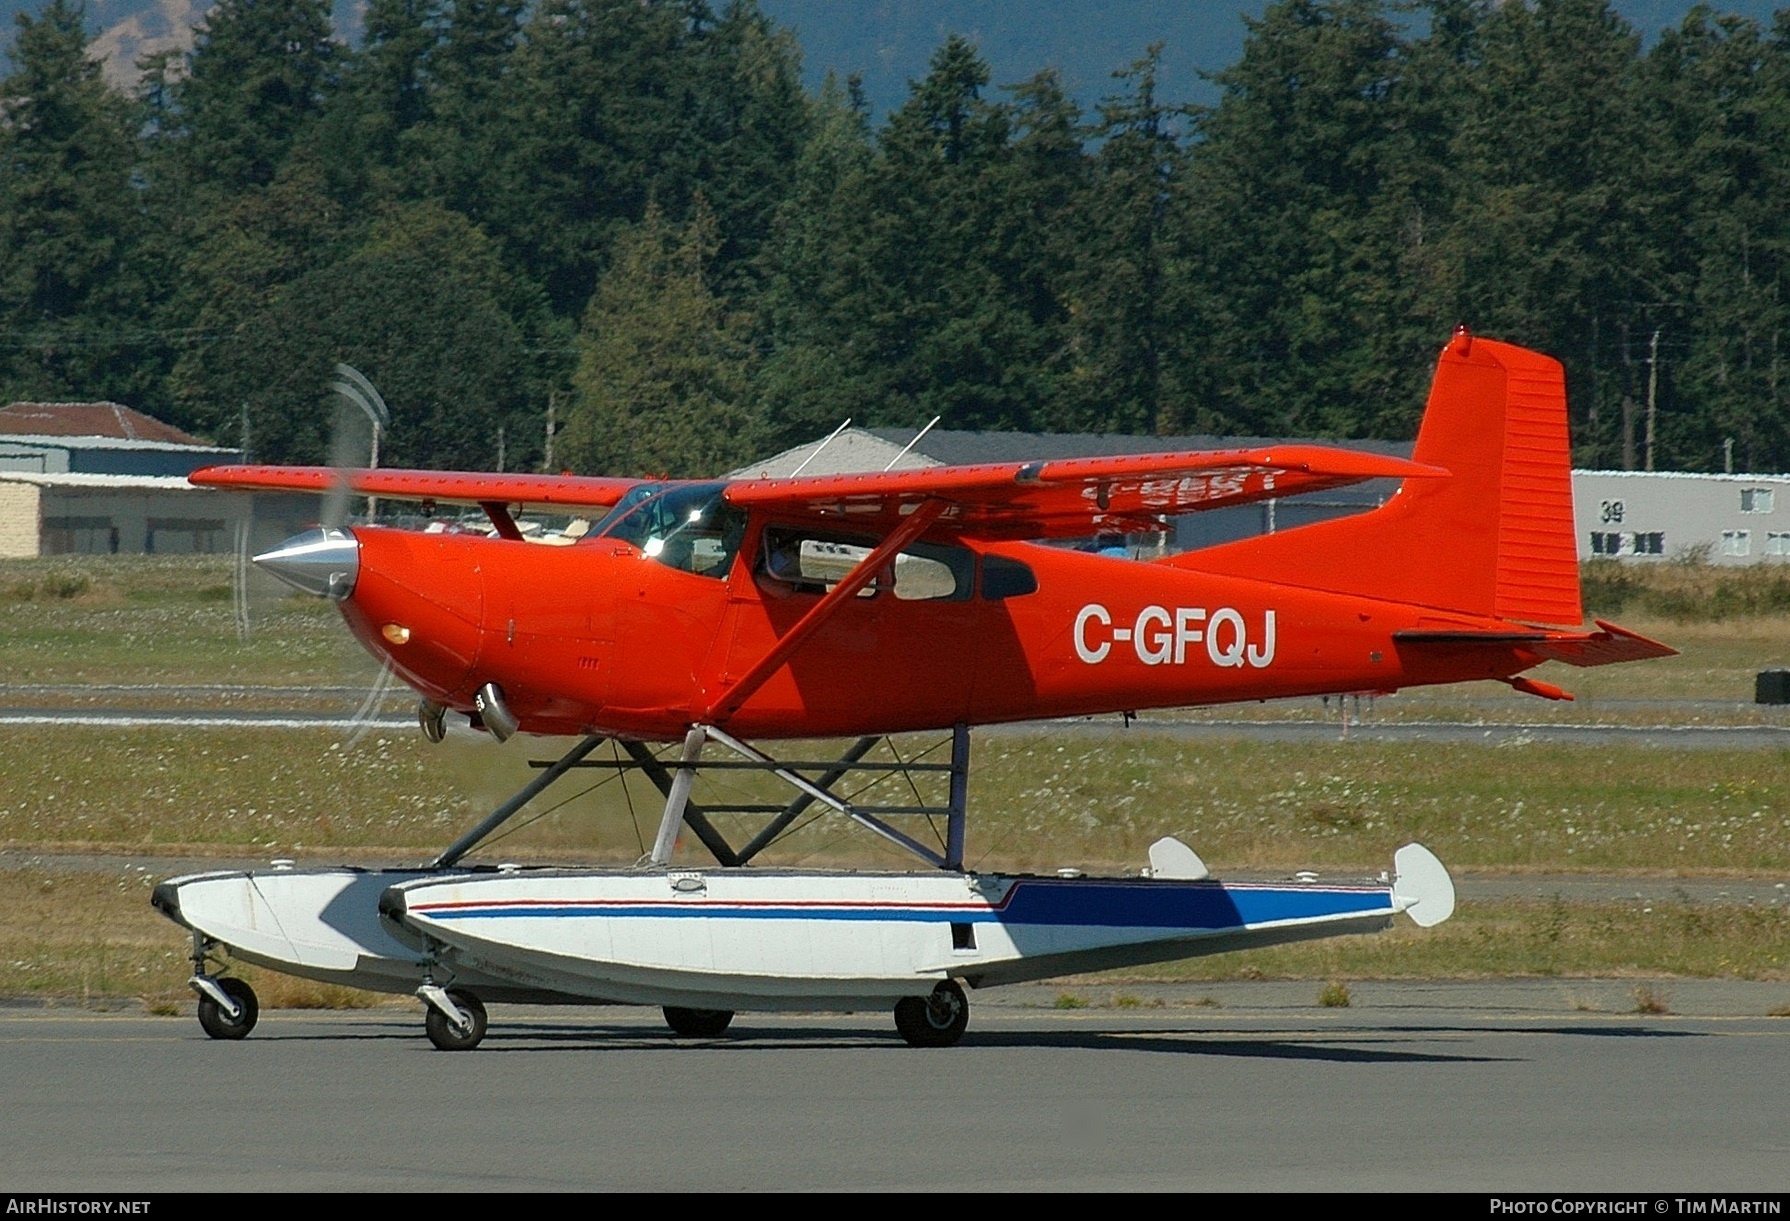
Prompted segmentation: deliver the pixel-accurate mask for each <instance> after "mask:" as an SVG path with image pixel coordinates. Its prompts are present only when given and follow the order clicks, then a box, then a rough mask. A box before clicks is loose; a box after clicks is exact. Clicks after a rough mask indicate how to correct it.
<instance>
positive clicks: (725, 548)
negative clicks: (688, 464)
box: [603, 483, 746, 577]
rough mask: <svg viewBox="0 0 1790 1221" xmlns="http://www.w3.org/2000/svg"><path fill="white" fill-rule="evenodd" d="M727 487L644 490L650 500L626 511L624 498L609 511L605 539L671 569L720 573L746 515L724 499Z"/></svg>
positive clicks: (710, 574) (736, 546) (740, 535)
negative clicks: (654, 492) (637, 550)
mask: <svg viewBox="0 0 1790 1221" xmlns="http://www.w3.org/2000/svg"><path fill="white" fill-rule="evenodd" d="M726 486H727V485H726V484H721V483H695V484H685V485H683V486H680V487H672V488H670V489H667V490H665V491H662V492H660V493H659V494H658V495H652V494H651V493H648V496H649V497H650V499H645V500H643V501H642V502H639V503H637V504H636V506H635V507H634V508H632V509H631V510H629V511H627V512H625V513H623V512H622V509H623V506H624V505H625V504H626V500H625V499H624V501H623V503H622V504H618V505H617V506H616V512H615V513H612V514H610V517H611V518H612V519H613V524H611V525H610V526H609V527H608V529H606V530H605V531H604V532H603V537H605V538H611V539H620V540H621V541H622V542H625V543H632V544H633V545H634V546H636V547H638V548H640V552H641V554H642V555H645V556H646V557H647V558H649V559H652V560H657V561H658V562H659V563H661V564H664V565H666V566H667V567H669V568H677V569H681V570H683V571H684V572H693V573H695V574H696V575H697V576H704V577H724V576H726V575H727V569H728V567H729V566H730V565H731V564H732V563H733V557H734V553H735V552H736V551H738V550H739V549H740V540H741V538H743V537H744V536H745V533H746V514H745V513H744V512H743V511H741V510H739V509H736V508H734V507H732V506H731V505H729V504H728V503H727V502H726V501H725V500H723V499H722V495H721V493H722V491H723V489H724V488H725V487H726ZM639 490H640V489H638V488H636V489H634V491H639ZM633 494H634V493H633V492H630V493H629V495H630V496H632V495H633Z"/></svg>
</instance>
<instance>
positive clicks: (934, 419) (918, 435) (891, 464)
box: [883, 415, 945, 471]
mask: <svg viewBox="0 0 1790 1221" xmlns="http://www.w3.org/2000/svg"><path fill="white" fill-rule="evenodd" d="M944 418H945V417H944V416H942V415H935V416H933V417H932V423H931V424H928V425H927V426H926V427H925V428H922V429H921V430H920V431H919V432H917V433H915V434H914V439H913V440H912V441H909V442H908V443H907V444H906V445H903V446H902V447H901V452H900V453H898V454H896V455H895V456H894V457H893V458H890V459H889V465H887V466H885V467H883V469H884V470H885V471H892V470H894V469H895V464H896V463H897V462H900V461H901V460H902V459H903V458H905V457H907V451H908V450H910V449H912V448H913V447H914V446H916V445H918V444H919V443H920V438H921V437H923V436H925V435H926V434H927V433H929V432H931V431H932V425H933V424H937V423H938V422H939V421H940V420H942V419H944Z"/></svg>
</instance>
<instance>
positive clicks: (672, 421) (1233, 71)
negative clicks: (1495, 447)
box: [0, 0, 1790, 475]
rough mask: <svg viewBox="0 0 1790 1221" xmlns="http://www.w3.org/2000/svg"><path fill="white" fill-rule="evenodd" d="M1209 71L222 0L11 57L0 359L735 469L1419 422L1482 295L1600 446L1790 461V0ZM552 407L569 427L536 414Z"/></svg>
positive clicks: (1494, 14) (617, 2)
mask: <svg viewBox="0 0 1790 1221" xmlns="http://www.w3.org/2000/svg"><path fill="white" fill-rule="evenodd" d="M1246 21H1247V22H1248V36H1247V40H1246V43H1245V46H1244V50H1243V53H1242V56H1241V58H1240V59H1239V60H1238V61H1237V62H1236V63H1235V64H1233V65H1231V66H1230V67H1228V68H1226V69H1224V70H1223V71H1222V72H1220V73H1218V74H1217V76H1216V82H1217V84H1218V85H1219V86H1220V89H1221V93H1220V100H1219V101H1218V102H1217V103H1216V104H1214V105H1212V106H1210V107H1204V108H1195V107H1189V106H1184V105H1177V104H1174V103H1172V102H1170V101H1168V100H1166V99H1164V98H1163V97H1161V96H1160V95H1159V92H1158V89H1157V58H1156V52H1155V50H1154V49H1152V48H1142V49H1140V55H1139V58H1138V60H1137V62H1136V63H1135V64H1133V65H1132V66H1131V67H1130V68H1129V69H1128V70H1126V71H1124V72H1121V73H1119V74H1117V75H1116V76H1115V77H1114V79H1113V80H1112V81H1111V82H1110V87H1109V89H1108V90H1107V92H1106V95H1105V96H1104V97H1103V98H1102V100H1101V101H1100V102H1099V103H1098V104H1097V105H1096V106H1094V107H1093V108H1092V109H1090V110H1084V109H1083V108H1082V107H1080V106H1079V105H1078V104H1077V102H1076V101H1075V100H1074V99H1073V98H1072V97H1071V96H1070V95H1069V94H1068V93H1067V91H1066V90H1065V88H1064V86H1063V83H1062V82H1061V80H1060V79H1059V78H1058V76H1057V75H1056V74H1054V73H1052V72H1048V71H1047V72H1043V73H1040V74H1039V75H1037V76H1035V77H1033V78H1032V79H1030V80H1026V81H1023V82H1018V83H1011V84H1001V85H998V86H997V85H995V84H993V83H992V82H991V80H990V74H989V69H988V66H987V64H986V63H985V62H984V61H983V60H982V59H981V58H980V57H979V56H978V54H977V52H976V50H975V48H974V46H973V45H972V44H971V43H970V42H968V41H967V40H965V39H962V38H958V37H952V38H948V39H947V40H946V41H945V42H944V43H943V44H942V45H940V46H939V47H938V48H937V50H936V52H935V53H934V55H933V57H932V60H931V64H930V69H929V71H928V73H927V75H926V76H925V77H924V78H923V79H921V80H917V81H914V82H913V83H912V86H911V88H910V90H909V93H908V96H907V98H906V100H905V101H904V102H903V104H902V105H901V106H899V107H898V108H897V109H895V110H894V111H892V112H891V113H890V114H889V115H888V116H887V117H886V119H884V120H882V121H880V122H879V121H873V120H872V117H871V115H870V113H869V108H868V107H867V105H866V104H865V102H864V99H863V97H862V96H861V94H860V93H859V91H858V90H857V88H856V86H855V84H854V82H852V81H850V80H846V81H838V80H829V81H828V83H827V84H826V85H825V87H823V88H822V89H820V90H819V91H817V92H809V91H806V90H804V88H803V87H802V85H801V82H800V48H799V47H798V46H797V44H796V41H795V39H794V37H793V36H792V35H791V34H790V33H789V32H788V31H787V30H784V29H781V28H779V27H777V26H776V25H775V24H774V23H773V22H771V21H770V20H769V19H768V18H766V17H765V15H764V14H763V13H761V12H760V11H759V10H758V9H757V8H756V6H755V5H754V4H753V3H751V2H750V0H734V2H731V3H728V4H726V5H725V6H724V7H721V8H716V7H713V6H711V5H710V4H708V3H706V2H705V0H534V2H532V3H530V2H527V0H369V3H368V5H367V8H366V11H365V27H366V28H365V37H364V39H363V41H362V43H361V45H360V46H358V47H353V48H351V47H348V46H345V45H344V44H343V43H341V42H339V41H337V40H336V39H335V38H334V36H333V33H332V30H331V27H330V21H329V6H328V4H327V2H326V0H220V2H219V3H218V4H217V5H216V6H215V7H214V8H213V9H212V10H211V11H210V13H209V14H208V16H207V18H206V20H205V23H204V25H203V26H202V27H201V28H200V29H199V30H198V31H197V33H196V37H195V40H194V43H193V45H192V47H191V49H190V50H188V51H185V52H177V53H166V54H163V55H160V56H158V57H155V58H153V59H151V60H149V61H147V62H145V63H144V64H142V65H141V68H142V75H141V81H140V84H139V85H138V86H137V88H136V89H135V90H134V91H133V92H131V93H130V94H128V95H126V94H124V93H121V92H119V91H118V90H115V89H114V88H112V87H111V86H109V85H108V83H107V82H106V80H105V78H104V76H103V75H102V73H101V71H100V68H99V65H98V64H97V63H96V62H95V61H94V59H93V58H92V56H91V51H90V46H89V32H88V30H87V29H86V25H85V15H84V13H83V11H82V9H81V7H80V5H79V3H78V0H49V3H48V4H47V5H46V6H45V7H43V8H42V9H40V10H39V11H38V12H37V13H35V14H27V15H21V16H20V17H19V19H18V32H17V38H16V43H15V46H14V49H13V51H12V69H11V71H10V73H9V74H8V75H7V76H6V77H5V78H4V80H3V81H0V251H4V259H3V260H0V400H5V399H70V398H73V399H98V398H112V399H117V400H121V401H124V402H128V403H130V404H132V405H133V406H137V407H139V408H142V409H144V410H147V411H149V412H151V413H153V414H156V415H159V416H161V417H163V418H165V419H168V420H170V421H171V422H174V423H176V424H179V425H181V426H183V427H187V428H189V429H192V430H194V431H197V432H200V433H202V434H204V435H207V436H210V437H212V438H213V439H215V440H216V441H218V442H219V443H220V444H230V445H234V444H240V443H243V442H244V441H245V440H246V442H247V445H248V447H249V449H250V450H251V452H252V454H253V456H254V458H255V459H256V460H276V461H306V460H320V459H322V458H324V457H325V456H326V453H327V446H328V443H329V432H330V420H331V408H330V403H329V400H328V397H327V394H326V392H325V390H324V386H325V384H326V382H327V381H328V378H329V373H330V370H331V369H332V367H333V366H334V364H335V363H336V362H337V361H346V362H348V363H350V364H352V365H354V366H356V367H357V368H359V369H360V370H361V371H362V372H364V373H366V374H367V375H368V376H369V377H371V378H372V379H373V380H374V381H375V382H376V383H377V384H378V386H379V387H380V389H381V391H382V392H383V394H384V397H385V398H386V400H387V402H388V404H389V405H390V407H391V410H392V417H393V421H392V425H391V427H390V429H389V431H388V432H387V433H386V435H385V439H384V440H383V442H382V459H383V461H385V462H386V463H387V464H392V465H398V464H402V465H416V466H444V467H448V466H451V467H471V468H480V469H488V468H491V467H493V466H495V465H497V464H499V463H500V462H501V463H502V464H503V465H506V466H507V467H508V468H509V469H542V468H544V467H550V468H551V469H556V470H557V469H571V470H578V471H581V472H590V473H618V474H643V473H665V474H671V475H712V474H715V473H717V472H719V471H722V470H725V469H727V468H729V467H731V466H734V465H737V464H739V463H743V462H746V461H748V460H750V459H751V458H753V457H755V456H759V455H762V454H764V453H767V452H772V451H774V450H776V449H779V448H781V447H783V446H786V445H789V444H794V443H796V442H798V441H802V440H806V439H809V438H811V437H813V436H815V435H817V434H820V433H822V432H825V431H828V430H830V429H831V428H832V427H834V426H835V425H836V424H837V423H838V422H839V421H840V420H842V419H844V418H846V417H851V418H852V419H853V420H854V421H856V422H858V423H860V424H865V425H913V426H918V425H921V424H924V423H925V422H926V421H928V420H930V419H931V418H933V417H934V416H939V417H942V426H943V427H947V428H1000V429H1022V430H1033V431H1096V432H1144V433H1148V432H1158V433H1164V434H1170V433H1179V432H1213V433H1230V434H1246V435H1288V436H1291V435H1300V436H1307V435H1309V436H1339V437H1340V436H1362V437H1381V438H1408V437H1410V436H1411V435H1412V432H1413V430H1414V427H1415V423H1416V419H1417V416H1418V414H1419V412H1420V410H1421V405H1422V400H1423V394H1424V390H1425V387H1426V384H1427V379H1428V376H1429V372H1430V367H1431V365H1432V362H1433V359H1434V355H1435V352H1436V351H1437V349H1438V348H1439V346H1440V345H1441V343H1442V342H1443V341H1444V340H1445V338H1446V336H1447V334H1448V332H1449V330H1450V329H1451V328H1452V327H1453V326H1454V325H1455V324H1457V323H1466V324H1468V325H1470V326H1472V327H1473V328H1474V330H1475V331H1477V332H1479V333H1483V334H1488V335H1493V336H1496V337H1499V338H1503V339H1508V340H1511V341H1514V342H1518V343H1522V344H1525V345H1528V346H1531V347H1535V348H1538V349H1541V350H1543V351H1546V352H1549V353H1551V354H1553V355H1555V356H1557V357H1558V358H1560V359H1561V360H1562V361H1564V362H1565V364H1566V367H1567V373H1568V378H1569V387H1570V399H1571V408H1572V414H1573V426H1574V440H1575V458H1576V460H1577V461H1578V462H1579V463H1580V464H1582V465H1589V466H1606V467H1619V468H1620V467H1628V468H1649V467H1652V468H1657V469H1661V470H1670V469H1684V470H1720V469H1723V467H1724V465H1725V464H1731V465H1732V467H1733V469H1751V470H1766V469H1771V470H1784V469H1790V404H1786V401H1785V398H1786V393H1787V392H1790V385H1787V384H1786V382H1787V381H1790V378H1787V376H1786V374H1787V373H1790V370H1787V368H1786V365H1790V350H1786V347H1787V346H1790V300H1787V294H1786V292H1785V288H1786V277H1787V276H1790V262H1787V257H1790V207H1786V205H1785V202H1784V201H1785V200H1787V199H1790V13H1785V14H1780V15H1779V18H1778V20H1777V22H1776V25H1775V26H1774V28H1772V29H1769V30H1767V29H1763V28H1760V27H1759V26H1758V25H1756V24H1755V23H1753V22H1751V21H1749V20H1745V19H1742V18H1739V17H1735V16H1731V15H1724V14H1720V13H1718V12H1716V11H1714V10H1712V9H1709V8H1698V9H1696V10H1693V11H1692V12H1691V13H1690V15H1689V16H1687V17H1686V18H1685V20H1684V21H1683V23H1682V24H1681V25H1680V26H1679V27H1677V28H1675V29H1670V30H1667V31H1665V32H1664V33H1663V34H1662V35H1661V36H1660V37H1659V38H1658V40H1657V41H1655V42H1654V43H1653V44H1652V45H1651V46H1650V47H1644V46H1643V43H1642V40H1641V38H1640V37H1639V35H1638V34H1637V33H1636V31H1635V30H1633V29H1632V28H1631V27H1629V26H1628V25H1627V24H1626V23H1625V22H1624V21H1623V20H1622V19H1621V18H1620V17H1619V16H1618V15H1616V14H1615V13H1614V12H1613V11H1612V10H1611V8H1610V6H1609V4H1608V3H1607V0H1529V2H1528V3H1519V2H1505V3H1497V2H1496V0H1414V2H1413V0H1279V2H1278V3H1275V4H1272V5H1270V6H1269V8H1268V9H1267V10H1266V11H1265V13H1264V14H1263V16H1262V17H1261V18H1260V19H1246ZM549 421H551V425H550V424H549Z"/></svg>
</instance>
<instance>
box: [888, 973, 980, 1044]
mask: <svg viewBox="0 0 1790 1221" xmlns="http://www.w3.org/2000/svg"><path fill="white" fill-rule="evenodd" d="M969 1024H970V1002H969V998H968V997H966V996H964V994H963V989H962V988H960V987H958V986H957V981H956V980H951V979H947V980H946V981H945V982H944V983H942V984H940V985H939V986H938V987H936V988H934V989H933V990H932V995H931V996H904V997H902V998H901V999H900V1000H898V1001H896V1002H895V1029H896V1030H898V1031H900V1032H901V1037H902V1038H904V1039H906V1040H907V1044H908V1046H909V1047H949V1046H951V1045H952V1044H953V1043H955V1042H957V1040H959V1039H961V1038H962V1037H963V1032H964V1030H965V1028H967V1027H968V1026H969Z"/></svg>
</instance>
